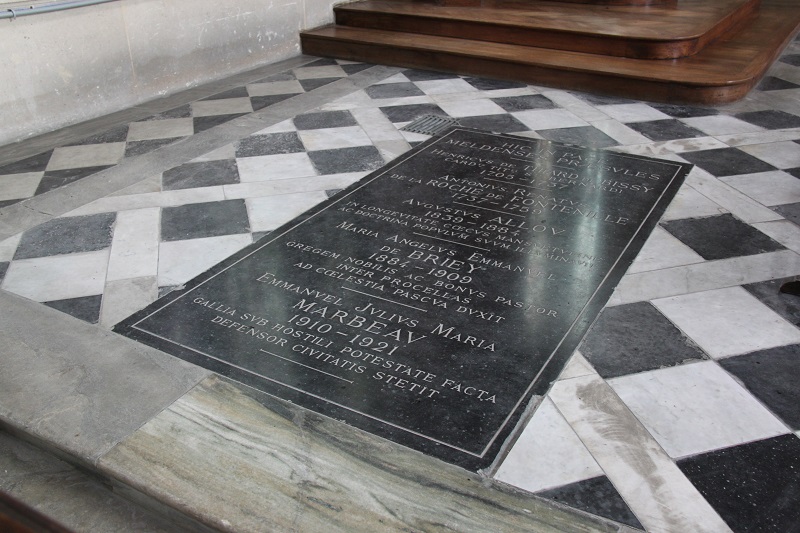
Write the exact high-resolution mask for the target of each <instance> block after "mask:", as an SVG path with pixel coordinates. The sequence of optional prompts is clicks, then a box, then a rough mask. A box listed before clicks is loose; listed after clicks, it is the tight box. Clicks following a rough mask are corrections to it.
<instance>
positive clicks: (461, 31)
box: [334, 0, 759, 59]
mask: <svg viewBox="0 0 800 533" xmlns="http://www.w3.org/2000/svg"><path fill="white" fill-rule="evenodd" d="M475 1H476V4H475V5H465V4H464V3H461V4H460V6H458V7H454V6H451V5H442V4H441V2H440V1H438V0H422V1H420V0H416V1H408V0H367V1H363V2H356V3H351V4H344V5H341V6H338V7H336V8H335V9H334V13H335V15H336V23H337V24H338V25H340V26H353V27H359V28H370V29H375V30H390V31H399V32H406V33H423V34H427V35H438V36H441V37H457V38H463V37H469V38H470V39H473V40H477V41H490V42H500V43H506V44H518V45H523V46H535V47H538V48H553V49H558V50H571V51H573V52H588V53H592V54H601V55H613V56H620V57H632V58H639V59H674V58H678V57H685V56H689V55H693V54H696V53H698V52H699V51H700V50H702V49H703V48H705V47H706V46H708V45H709V44H711V43H712V42H714V41H716V40H717V39H720V38H722V37H724V36H725V35H730V34H732V33H733V32H735V31H737V30H738V29H740V28H741V27H743V25H744V24H745V23H746V22H747V20H748V19H749V18H750V17H752V16H753V14H754V13H755V12H756V11H757V9H758V5H759V0H681V2H680V3H679V4H676V5H671V6H670V5H659V6H654V7H649V8H642V7H640V6H633V7H631V6H607V5H585V4H575V3H563V2H542V1H536V0H475Z"/></svg>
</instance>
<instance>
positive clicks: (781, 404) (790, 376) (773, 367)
mask: <svg viewBox="0 0 800 533" xmlns="http://www.w3.org/2000/svg"><path fill="white" fill-rule="evenodd" d="M719 364H720V365H721V366H722V368H724V369H725V370H727V371H728V372H730V373H731V374H733V375H734V376H736V377H737V378H738V379H739V381H740V382H741V383H742V384H743V385H744V386H745V387H747V390H749V391H750V392H751V393H752V394H753V395H754V396H755V397H756V398H758V399H759V400H761V402H762V403H764V405H766V406H767V407H769V409H770V410H772V412H773V413H775V414H776V415H778V416H779V417H780V418H781V419H783V421H784V422H786V423H787V424H788V425H789V426H790V427H791V428H792V430H793V431H798V430H800V387H798V386H797V384H798V383H800V345H798V344H792V345H789V346H779V347H777V348H770V349H768V350H762V351H760V352H754V353H749V354H746V355H739V356H736V357H728V358H725V359H720V360H719ZM798 504H800V501H798Z"/></svg>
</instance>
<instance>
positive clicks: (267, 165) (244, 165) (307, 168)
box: [236, 152, 317, 183]
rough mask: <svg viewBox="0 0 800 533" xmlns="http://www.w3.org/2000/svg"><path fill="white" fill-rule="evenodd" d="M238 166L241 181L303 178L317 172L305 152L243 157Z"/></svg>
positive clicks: (238, 160)
mask: <svg viewBox="0 0 800 533" xmlns="http://www.w3.org/2000/svg"><path fill="white" fill-rule="evenodd" d="M236 166H237V167H238V168H239V181H240V182H241V183H252V182H258V181H270V180H283V179H289V178H302V177H308V176H315V175H316V174H317V171H316V170H315V169H314V165H313V164H312V163H311V159H309V157H308V154H306V153H305V152H298V153H294V154H275V155H261V156H254V157H241V158H239V159H237V160H236Z"/></svg>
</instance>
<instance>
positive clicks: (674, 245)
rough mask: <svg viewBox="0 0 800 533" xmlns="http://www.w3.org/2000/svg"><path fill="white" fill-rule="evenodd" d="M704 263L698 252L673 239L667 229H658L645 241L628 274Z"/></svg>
mask: <svg viewBox="0 0 800 533" xmlns="http://www.w3.org/2000/svg"><path fill="white" fill-rule="evenodd" d="M702 261H703V258H702V257H700V255H699V254H698V253H697V252H695V251H694V250H692V249H691V248H689V247H688V246H686V245H685V244H683V243H682V242H681V241H679V240H678V239H676V238H675V237H673V236H672V235H671V234H670V233H669V232H668V231H666V230H665V229H663V228H661V227H656V228H655V229H654V230H653V233H651V234H650V237H648V239H647V241H645V243H644V246H643V247H642V250H641V251H640V252H639V255H637V256H636V259H634V261H633V264H631V266H630V268H628V272H629V273H635V272H645V271H648V270H659V269H662V268H669V267H674V266H680V265H691V264H694V263H701V262H702Z"/></svg>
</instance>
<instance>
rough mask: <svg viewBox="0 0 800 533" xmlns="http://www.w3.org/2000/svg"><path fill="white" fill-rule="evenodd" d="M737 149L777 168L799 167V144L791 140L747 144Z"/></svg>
mask: <svg viewBox="0 0 800 533" xmlns="http://www.w3.org/2000/svg"><path fill="white" fill-rule="evenodd" d="M739 149H740V150H741V151H743V152H747V153H748V154H750V155H752V156H753V157H757V158H759V159H760V160H762V161H766V162H767V163H769V164H770V165H772V166H775V167H777V168H796V167H800V144H797V143H796V142H792V141H783V142H775V143H768V144H748V145H747V146H741V147H739Z"/></svg>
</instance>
